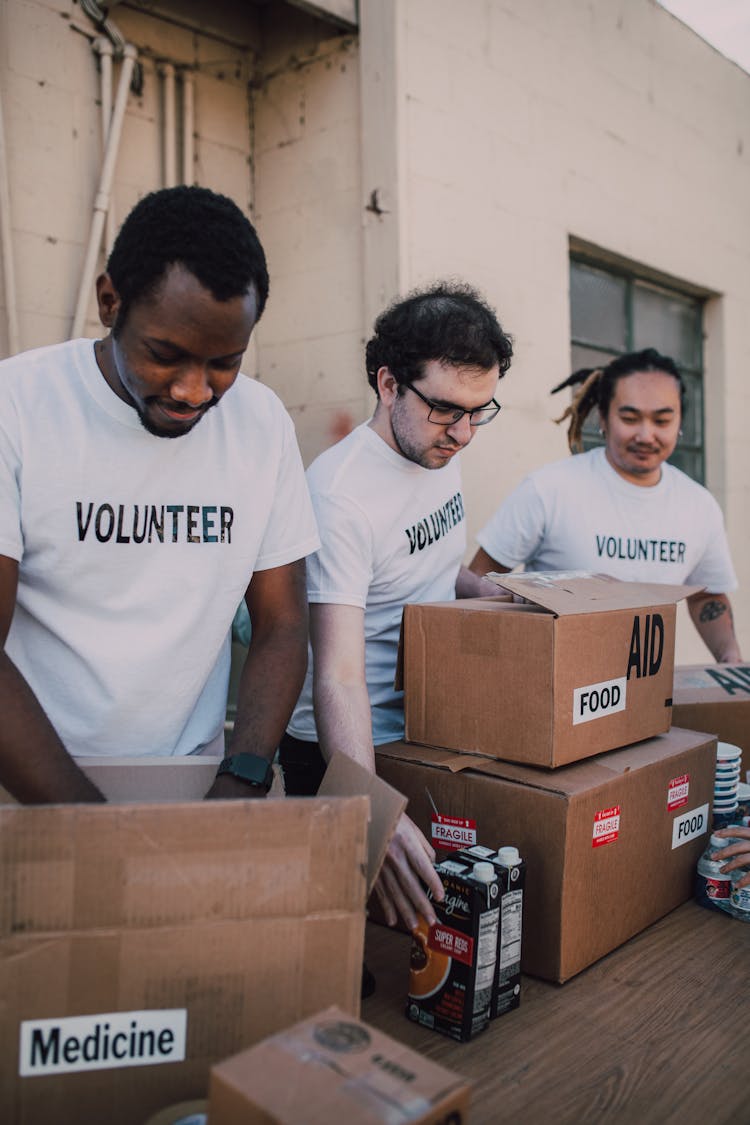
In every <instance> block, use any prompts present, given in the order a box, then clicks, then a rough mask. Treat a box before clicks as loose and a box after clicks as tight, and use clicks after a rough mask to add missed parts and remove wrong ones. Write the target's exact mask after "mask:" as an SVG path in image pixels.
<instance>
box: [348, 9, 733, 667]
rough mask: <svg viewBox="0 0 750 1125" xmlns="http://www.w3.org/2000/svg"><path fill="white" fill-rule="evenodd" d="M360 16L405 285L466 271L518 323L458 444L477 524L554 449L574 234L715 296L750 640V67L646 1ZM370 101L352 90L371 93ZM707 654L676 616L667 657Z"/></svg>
mask: <svg viewBox="0 0 750 1125" xmlns="http://www.w3.org/2000/svg"><path fill="white" fill-rule="evenodd" d="M361 18H362V50H363V73H364V74H365V76H368V75H370V76H371V75H372V74H373V73H375V71H376V70H377V60H376V59H374V58H372V57H369V55H368V52H370V50H371V48H370V46H369V44H372V43H379V42H385V44H386V46H385V48H383V54H384V57H387V58H388V59H390V60H394V59H395V60H397V63H396V65H395V67H394V68H393V70H394V73H393V79H394V80H395V83H396V93H395V95H394V94H393V92H392V91H390V92H389V94H388V96H389V97H391V98H393V100H394V101H395V107H396V108H395V115H394V116H393V117H392V121H393V122H394V128H393V131H392V134H391V137H392V142H391V143H392V146H393V154H394V155H393V161H394V166H395V169H396V171H395V173H394V174H393V175H392V176H391V178H390V182H389V184H388V185H387V195H388V199H389V208H390V210H391V211H392V213H394V214H395V215H396V216H397V222H398V227H399V231H398V238H397V239H396V240H395V242H396V243H397V248H398V249H397V254H394V253H393V252H392V253H391V255H390V258H391V268H392V270H393V271H394V272H395V275H396V276H397V278H398V285H399V287H400V288H402V289H403V288H408V287H409V286H412V285H416V284H419V283H422V282H424V281H426V280H428V279H431V278H432V277H434V276H437V275H442V274H449V275H458V276H461V277H464V278H466V279H467V280H469V281H471V282H473V283H475V284H476V285H478V286H479V287H480V288H482V289H483V290H484V291H485V292H486V293H487V295H488V296H489V298H490V300H491V301H492V302H493V303H494V304H495V305H496V307H497V308H498V310H499V312H500V314H501V319H502V321H503V323H504V325H505V326H506V327H507V328H508V329H509V330H510V331H511V332H512V334H513V336H514V338H515V346H516V359H515V361H514V364H513V367H512V369H511V372H510V374H509V375H508V377H507V384H506V385H505V386H503V388H502V391H501V397H502V400H503V403H504V406H505V410H504V412H503V414H502V415H501V416H500V418H499V419H498V421H497V422H496V423H494V424H493V426H492V427H491V428H490V429H488V430H487V431H486V432H484V433H480V434H479V435H478V437H477V439H476V441H475V442H474V444H473V445H472V446H471V448H470V449H469V450H468V451H467V454H466V456H465V459H464V472H465V492H466V498H467V507H468V512H469V524H470V531H471V532H473V531H474V530H475V529H476V528H477V527H478V526H479V525H480V523H481V522H482V521H483V520H484V519H485V518H486V517H487V516H488V515H489V513H490V512H491V511H492V509H493V507H494V506H495V505H496V504H497V503H498V502H499V501H500V500H501V499H502V498H503V497H504V496H505V495H506V494H507V493H508V491H509V490H510V489H511V488H512V487H513V486H514V485H515V484H517V483H518V481H519V480H520V479H521V478H522V476H523V475H524V474H525V473H526V472H527V471H528V470H530V469H532V468H533V467H534V466H535V465H538V464H539V463H540V462H542V461H549V460H552V459H554V458H555V457H557V456H564V455H565V454H566V446H565V439H564V435H563V433H562V432H560V430H559V429H558V428H556V427H555V426H554V425H553V424H552V423H551V421H550V419H551V417H552V416H553V415H554V414H555V413H557V412H559V408H558V403H557V401H556V400H550V398H549V389H550V387H551V386H553V385H554V384H555V383H556V382H557V381H559V380H560V379H561V378H562V377H564V375H565V374H567V372H568V371H569V362H570V361H569V335H570V329H569V306H568V254H569V238H570V237H571V236H573V237H576V238H578V239H582V240H585V241H586V242H589V243H593V244H595V245H597V246H601V247H603V248H605V249H606V250H608V251H611V252H613V253H616V254H619V255H621V256H623V257H625V258H627V259H630V260H632V261H634V262H637V263H641V264H642V265H644V266H647V267H650V268H652V269H655V270H658V271H661V272H662V273H664V274H668V275H672V276H673V277H674V278H676V279H680V280H682V281H684V282H688V283H691V284H693V285H696V286H699V287H702V288H703V289H705V290H712V291H714V292H716V293H718V294H720V295H721V296H720V297H718V298H715V299H714V300H713V301H712V302H710V305H709V308H708V314H707V318H706V326H707V330H708V336H707V340H706V422H707V447H708V484H709V486H710V487H711V489H712V490H713V491H714V493H715V494H716V496H717V498H718V499H719V501H720V502H721V504H722V506H723V508H724V511H725V513H726V518H727V524H728V529H729V535H730V540H731V544H732V549H733V555H734V560H735V564H736V566H737V569H738V574H739V579H740V583H741V591H740V592H739V593H738V594H737V595H735V598H734V602H735V608H736V616H737V619H738V628H739V633H740V638H741V643H742V646H743V648H744V652H745V654H750V564H749V563H748V558H749V557H750V523H749V522H748V520H747V512H748V510H750V503H749V501H750V443H748V441H747V438H746V432H747V425H748V420H749V419H750V410H749V409H748V407H749V406H750V388H749V385H748V381H747V378H746V368H747V364H748V361H749V360H750V293H749V292H748V281H750V270H749V268H748V267H749V266H750V222H749V221H748V208H747V201H748V199H750V77H749V76H748V75H747V74H745V73H744V72H743V71H741V70H740V69H739V68H738V67H737V66H735V65H733V64H731V63H729V62H727V61H726V60H725V59H723V58H722V57H721V56H720V55H718V54H717V53H716V52H715V51H714V50H713V49H712V48H710V47H709V46H708V45H707V44H705V43H704V42H703V41H701V40H700V39H699V38H698V37H697V36H695V35H694V34H693V33H692V32H690V31H689V30H688V29H687V28H685V27H684V26H683V25H682V24H680V23H679V22H678V21H677V20H675V19H674V18H673V17H672V16H670V15H669V14H667V13H666V12H665V11H664V10H663V9H661V8H659V7H658V6H657V4H656V3H655V2H654V0H589V2H582V0H556V2H555V3H542V2H532V3H529V2H528V0H464V2H462V3H461V4H455V3H453V2H452V0H363V2H362V4H361ZM386 65H387V64H386ZM384 96H385V95H384V94H383V91H382V89H380V88H379V87H378V85H377V83H376V82H374V81H372V80H370V82H369V84H367V83H365V85H364V86H363V100H364V102H365V103H366V104H367V103H368V102H373V103H378V102H382V101H383V99H384ZM365 143H367V141H366V135H365ZM381 143H382V142H381ZM370 187H371V184H370V183H369V182H368V181H367V180H366V181H365V183H364V189H365V192H367V191H369V190H370ZM388 223H389V216H385V217H384V218H383V220H382V221H381V226H382V231H381V233H382V241H383V242H384V243H385V242H387V241H388V239H389V232H388V230H387V229H386V228H387V226H388ZM386 268H387V267H385V266H383V267H382V272H385V271H386ZM705 655H706V650H705V648H704V647H703V645H702V644H701V642H700V641H699V640H698V638H697V636H695V635H694V632H693V630H692V628H691V627H690V625H689V623H688V622H682V623H681V627H680V633H679V637H678V658H679V659H680V660H681V661H683V662H685V661H689V660H693V659H694V660H702V659H704V657H705Z"/></svg>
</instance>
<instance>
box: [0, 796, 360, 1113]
mask: <svg viewBox="0 0 750 1125" xmlns="http://www.w3.org/2000/svg"><path fill="white" fill-rule="evenodd" d="M368 812H369V802H368V800H367V798H366V797H351V798H341V797H336V798H334V797H325V798H315V799H307V800H284V801H221V802H211V801H207V802H196V803H191V804H181V803H177V804H170V805H159V804H156V805H154V804H149V805H138V804H125V805H115V804H109V805H67V806H62V805H61V806H46V807H21V806H17V805H5V806H3V807H2V808H0V864H1V865H2V874H1V876H0V877H1V878H2V887H3V895H2V897H1V898H0V1043H1V1044H2V1057H3V1063H2V1067H0V1121H3V1122H7V1123H8V1125H10V1123H13V1125H41V1123H43V1122H52V1121H54V1122H56V1123H58V1125H73V1123H75V1125H80V1123H81V1122H97V1123H98V1122H107V1125H137V1123H139V1122H142V1121H145V1120H146V1118H147V1117H148V1116H149V1115H150V1114H153V1113H154V1112H156V1111H157V1110H159V1109H160V1108H162V1107H163V1106H165V1105H168V1104H170V1103H173V1102H178V1101H181V1100H185V1099H190V1098H199V1097H205V1093H206V1088H207V1083H208V1072H209V1067H210V1065H211V1064H212V1063H214V1062H216V1061H217V1060H218V1059H221V1058H224V1057H226V1056H227V1055H230V1054H233V1053H234V1052H236V1051H238V1050H241V1049H243V1048H245V1047H247V1046H249V1045H250V1044H252V1043H254V1042H257V1041H258V1040H259V1039H261V1038H263V1037H264V1036H266V1035H268V1034H269V1033H272V1032H274V1031H277V1030H279V1029H280V1028H282V1027H285V1026H287V1025H289V1024H290V1023H294V1022H295V1021H296V1020H298V1019H300V1018H302V1017H304V1016H307V1015H309V1014H311V1013H312V1012H315V1011H318V1010H320V1008H321V1007H323V1006H325V1005H327V1004H329V1003H330V1002H331V1000H334V1001H335V1002H336V1003H337V1004H339V1005H340V1006H341V1007H342V1008H343V1009H344V1010H345V1011H346V1012H348V1013H349V1014H350V1015H351V1016H356V1015H357V1014H358V1012H359V1002H360V982H361V975H362V955H363V945H364V920H365V915H364V903H365V895H366V889H367V888H366V880H365V859H366V846H367V821H368Z"/></svg>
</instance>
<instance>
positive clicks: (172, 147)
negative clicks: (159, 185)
mask: <svg viewBox="0 0 750 1125" xmlns="http://www.w3.org/2000/svg"><path fill="white" fill-rule="evenodd" d="M159 73H160V74H161V77H162V88H163V95H164V113H163V116H162V146H163V152H164V187H174V186H175V184H176V183H177V143H176V133H175V128H176V121H177V114H176V111H175V78H174V65H173V64H172V63H170V62H165V63H162V64H161V66H160V67H159Z"/></svg>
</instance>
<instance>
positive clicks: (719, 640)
mask: <svg viewBox="0 0 750 1125" xmlns="http://www.w3.org/2000/svg"><path fill="white" fill-rule="evenodd" d="M688 610H689V612H690V616H691V618H692V620H693V624H694V625H695V627H696V629H697V630H698V633H699V634H700V636H701V638H702V639H703V642H704V644H705V645H706V646H707V647H708V649H709V651H710V653H711V655H712V656H713V658H714V660H716V661H717V662H718V663H720V664H734V663H736V662H737V661H740V660H742V656H741V655H740V647H739V644H738V642H737V637H736V636H735V632H734V621H733V618H732V607H731V604H730V602H729V598H728V597H727V595H726V594H705V593H701V594H694V595H693V596H692V597H691V598H688Z"/></svg>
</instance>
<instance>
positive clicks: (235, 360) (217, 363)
mask: <svg viewBox="0 0 750 1125" xmlns="http://www.w3.org/2000/svg"><path fill="white" fill-rule="evenodd" d="M241 361H242V355H224V356H220V357H219V358H218V359H213V360H211V366H212V367H213V368H215V369H216V370H217V371H234V369H235V368H236V367H239V365H240V363H241Z"/></svg>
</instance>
